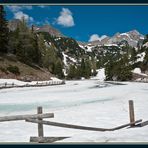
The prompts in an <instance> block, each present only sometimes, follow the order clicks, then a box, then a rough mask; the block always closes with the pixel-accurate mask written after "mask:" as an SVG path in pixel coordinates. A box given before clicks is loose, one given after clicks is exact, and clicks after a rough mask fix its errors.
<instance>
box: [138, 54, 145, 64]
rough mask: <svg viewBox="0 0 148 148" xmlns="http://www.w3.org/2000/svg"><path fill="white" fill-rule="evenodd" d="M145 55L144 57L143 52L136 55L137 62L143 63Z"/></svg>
mask: <svg viewBox="0 0 148 148" xmlns="http://www.w3.org/2000/svg"><path fill="white" fill-rule="evenodd" d="M145 55H146V54H145V52H142V53H140V54H137V57H138V59H137V62H143V60H144V57H145Z"/></svg>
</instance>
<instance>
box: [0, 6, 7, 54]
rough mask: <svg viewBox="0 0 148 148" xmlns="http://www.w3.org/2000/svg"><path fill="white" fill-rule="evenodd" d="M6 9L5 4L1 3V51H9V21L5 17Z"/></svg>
mask: <svg viewBox="0 0 148 148" xmlns="http://www.w3.org/2000/svg"><path fill="white" fill-rule="evenodd" d="M5 15H6V13H5V11H4V6H2V5H0V52H1V53H7V52H8V33H9V30H8V27H7V21H6V19H5Z"/></svg>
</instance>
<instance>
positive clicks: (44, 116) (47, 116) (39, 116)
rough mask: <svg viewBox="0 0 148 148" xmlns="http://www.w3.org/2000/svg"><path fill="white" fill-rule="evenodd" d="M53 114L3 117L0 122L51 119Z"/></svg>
mask: <svg viewBox="0 0 148 148" xmlns="http://www.w3.org/2000/svg"><path fill="white" fill-rule="evenodd" d="M53 117H54V114H53V113H44V114H32V115H16V116H4V117H0V122H5V121H16V120H26V119H28V118H29V119H30V118H31V119H36V118H53Z"/></svg>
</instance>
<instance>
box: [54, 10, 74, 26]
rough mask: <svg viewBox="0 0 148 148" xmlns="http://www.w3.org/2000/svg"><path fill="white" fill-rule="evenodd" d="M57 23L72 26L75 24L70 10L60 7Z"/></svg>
mask: <svg viewBox="0 0 148 148" xmlns="http://www.w3.org/2000/svg"><path fill="white" fill-rule="evenodd" d="M56 22H57V24H59V25H62V26H64V27H72V26H74V25H75V23H74V19H73V17H72V12H71V11H70V10H69V9H67V8H62V11H61V12H60V16H59V17H58V18H57V19H56Z"/></svg>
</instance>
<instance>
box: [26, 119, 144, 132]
mask: <svg viewBox="0 0 148 148" xmlns="http://www.w3.org/2000/svg"><path fill="white" fill-rule="evenodd" d="M26 121H27V122H32V123H38V124H45V125H50V126H57V127H62V128H72V129H79V130H90V131H100V132H105V131H115V130H119V129H122V128H125V127H128V126H131V124H136V123H139V122H142V119H140V120H137V121H134V122H130V123H127V124H123V125H120V126H117V127H114V128H97V127H88V126H80V125H73V124H65V123H60V122H51V121H45V120H42V121H40V120H37V119H26Z"/></svg>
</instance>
